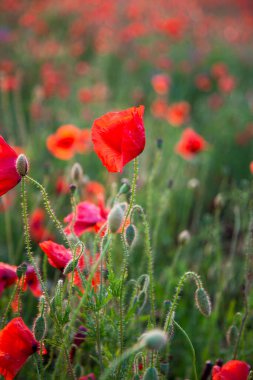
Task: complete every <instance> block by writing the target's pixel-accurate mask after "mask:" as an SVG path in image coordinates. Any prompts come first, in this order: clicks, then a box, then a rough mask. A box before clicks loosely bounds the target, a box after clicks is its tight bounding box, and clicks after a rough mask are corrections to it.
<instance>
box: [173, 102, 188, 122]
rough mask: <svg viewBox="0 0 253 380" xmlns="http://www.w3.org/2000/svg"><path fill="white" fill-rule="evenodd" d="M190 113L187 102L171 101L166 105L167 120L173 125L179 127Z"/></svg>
mask: <svg viewBox="0 0 253 380" xmlns="http://www.w3.org/2000/svg"><path fill="white" fill-rule="evenodd" d="M189 113H190V104H189V103H187V102H178V103H173V104H171V105H170V106H169V107H168V110H167V120H168V122H169V123H170V124H171V125H172V126H173V127H180V126H181V125H182V124H184V123H185V122H186V121H187V120H188V118H189Z"/></svg>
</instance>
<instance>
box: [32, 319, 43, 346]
mask: <svg viewBox="0 0 253 380" xmlns="http://www.w3.org/2000/svg"><path fill="white" fill-rule="evenodd" d="M33 333H34V336H35V338H36V340H38V341H40V340H42V339H44V337H45V335H46V320H45V318H44V317H43V316H42V315H39V316H38V317H37V318H36V319H35V322H34V325H33Z"/></svg>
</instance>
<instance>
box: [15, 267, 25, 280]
mask: <svg viewBox="0 0 253 380" xmlns="http://www.w3.org/2000/svg"><path fill="white" fill-rule="evenodd" d="M26 270H27V264H26V263H22V264H20V265H19V266H18V267H17V272H16V273H17V276H18V278H19V279H21V277H22V276H23V275H24V274H25V273H26Z"/></svg>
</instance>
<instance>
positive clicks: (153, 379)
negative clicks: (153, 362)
mask: <svg viewBox="0 0 253 380" xmlns="http://www.w3.org/2000/svg"><path fill="white" fill-rule="evenodd" d="M143 380H159V377H158V372H157V369H156V368H154V367H150V368H148V369H147V370H146V372H145V373H144V376H143Z"/></svg>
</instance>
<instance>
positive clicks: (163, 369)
mask: <svg viewBox="0 0 253 380" xmlns="http://www.w3.org/2000/svg"><path fill="white" fill-rule="evenodd" d="M169 369H170V367H169V363H160V371H161V373H162V374H163V375H164V376H168V374H169Z"/></svg>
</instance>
